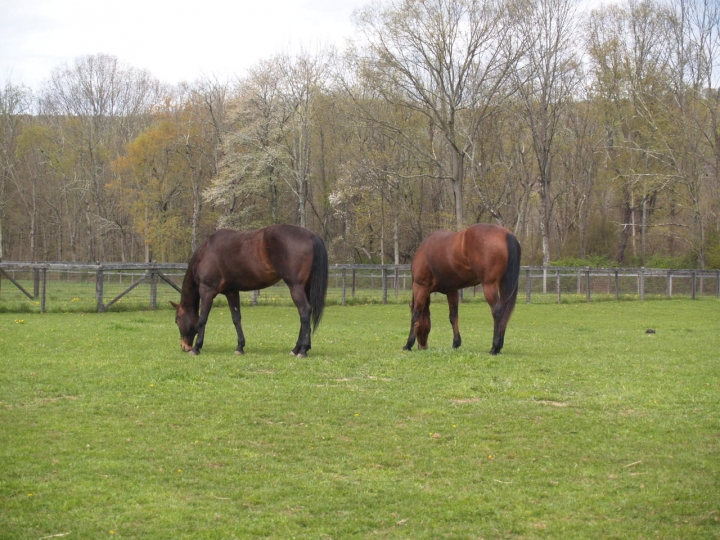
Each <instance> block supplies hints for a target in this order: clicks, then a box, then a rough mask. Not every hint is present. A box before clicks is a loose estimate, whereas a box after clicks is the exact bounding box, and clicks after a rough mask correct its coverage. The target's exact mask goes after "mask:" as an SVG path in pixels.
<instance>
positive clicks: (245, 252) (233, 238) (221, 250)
mask: <svg viewBox="0 0 720 540" xmlns="http://www.w3.org/2000/svg"><path fill="white" fill-rule="evenodd" d="M280 280H283V281H284V282H285V284H286V285H287V286H288V287H289V289H290V296H291V297H292V299H293V302H295V305H296V306H297V308H298V313H299V314H300V334H299V336H298V340H297V343H296V344H295V348H294V349H293V350H292V354H293V355H297V356H301V357H304V356H307V352H308V351H309V350H310V327H311V324H312V330H313V331H315V330H316V329H317V327H318V325H319V324H320V319H321V317H322V313H323V309H324V308H325V296H326V294H327V285H328V255H327V250H326V249H325V244H324V243H323V241H322V239H321V238H320V237H319V236H318V235H316V234H315V233H313V232H312V231H309V230H308V229H304V228H302V227H296V226H294V225H272V226H270V227H266V228H265V229H259V230H256V231H248V232H241V231H233V230H229V229H220V230H219V231H216V232H215V233H213V234H212V235H210V236H209V237H208V238H207V239H206V240H205V242H203V244H202V245H201V246H200V247H199V248H198V250H197V251H196V252H195V253H194V254H193V256H192V258H191V259H190V263H189V264H188V269H187V272H186V273H185V278H184V280H183V286H182V294H181V297H180V304H176V303H175V302H171V304H172V305H173V307H174V308H175V323H176V324H177V325H178V328H179V329H180V346H181V347H182V350H183V351H186V352H189V353H191V354H198V353H199V352H200V349H201V348H202V346H203V339H204V336H205V325H206V324H207V320H208V316H209V315H210V310H211V309H212V304H213V300H214V298H215V297H216V296H217V295H218V294H224V295H225V296H226V297H227V300H228V305H229V306H230V314H231V315H232V320H233V323H234V324H235V329H236V330H237V336H238V346H237V349H236V350H235V353H236V354H243V353H244V348H245V336H244V335H243V331H242V326H241V324H240V294H239V292H240V291H255V290H258V289H264V288H266V287H270V286H271V285H274V284H275V283H277V282H278V281H280ZM196 335H197V340H195V346H193V340H194V339H195V336H196Z"/></svg>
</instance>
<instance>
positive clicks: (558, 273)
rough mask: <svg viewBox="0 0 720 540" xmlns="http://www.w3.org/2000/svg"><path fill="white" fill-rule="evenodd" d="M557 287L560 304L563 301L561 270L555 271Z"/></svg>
mask: <svg viewBox="0 0 720 540" xmlns="http://www.w3.org/2000/svg"><path fill="white" fill-rule="evenodd" d="M555 289H556V291H557V297H558V304H561V303H562V297H561V296H560V295H561V293H560V270H557V271H556V272H555Z"/></svg>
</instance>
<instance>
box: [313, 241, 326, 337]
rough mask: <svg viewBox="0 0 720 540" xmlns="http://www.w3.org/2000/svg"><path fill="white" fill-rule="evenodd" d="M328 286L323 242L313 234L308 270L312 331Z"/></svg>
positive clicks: (323, 306) (318, 321)
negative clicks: (309, 268) (311, 254)
mask: <svg viewBox="0 0 720 540" xmlns="http://www.w3.org/2000/svg"><path fill="white" fill-rule="evenodd" d="M327 288H328V254H327V250H326V249H325V243H324V242H323V241H322V239H321V238H320V237H319V236H318V235H316V234H315V235H313V263H312V269H311V270H310V298H309V300H310V308H311V309H312V315H311V321H312V327H313V332H314V331H315V330H317V327H318V326H319V325H320V319H322V315H323V310H324V309H325V297H326V296H327Z"/></svg>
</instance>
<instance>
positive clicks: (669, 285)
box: [665, 270, 672, 298]
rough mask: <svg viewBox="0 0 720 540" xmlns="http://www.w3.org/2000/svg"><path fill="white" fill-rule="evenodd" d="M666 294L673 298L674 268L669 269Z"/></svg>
mask: <svg viewBox="0 0 720 540" xmlns="http://www.w3.org/2000/svg"><path fill="white" fill-rule="evenodd" d="M665 295H666V296H667V297H668V298H672V270H668V271H667V283H666V284H665Z"/></svg>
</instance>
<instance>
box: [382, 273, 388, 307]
mask: <svg viewBox="0 0 720 540" xmlns="http://www.w3.org/2000/svg"><path fill="white" fill-rule="evenodd" d="M387 277H388V272H387V267H386V266H385V265H383V267H382V303H383V304H387V290H388V286H387V281H388V279H387Z"/></svg>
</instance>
